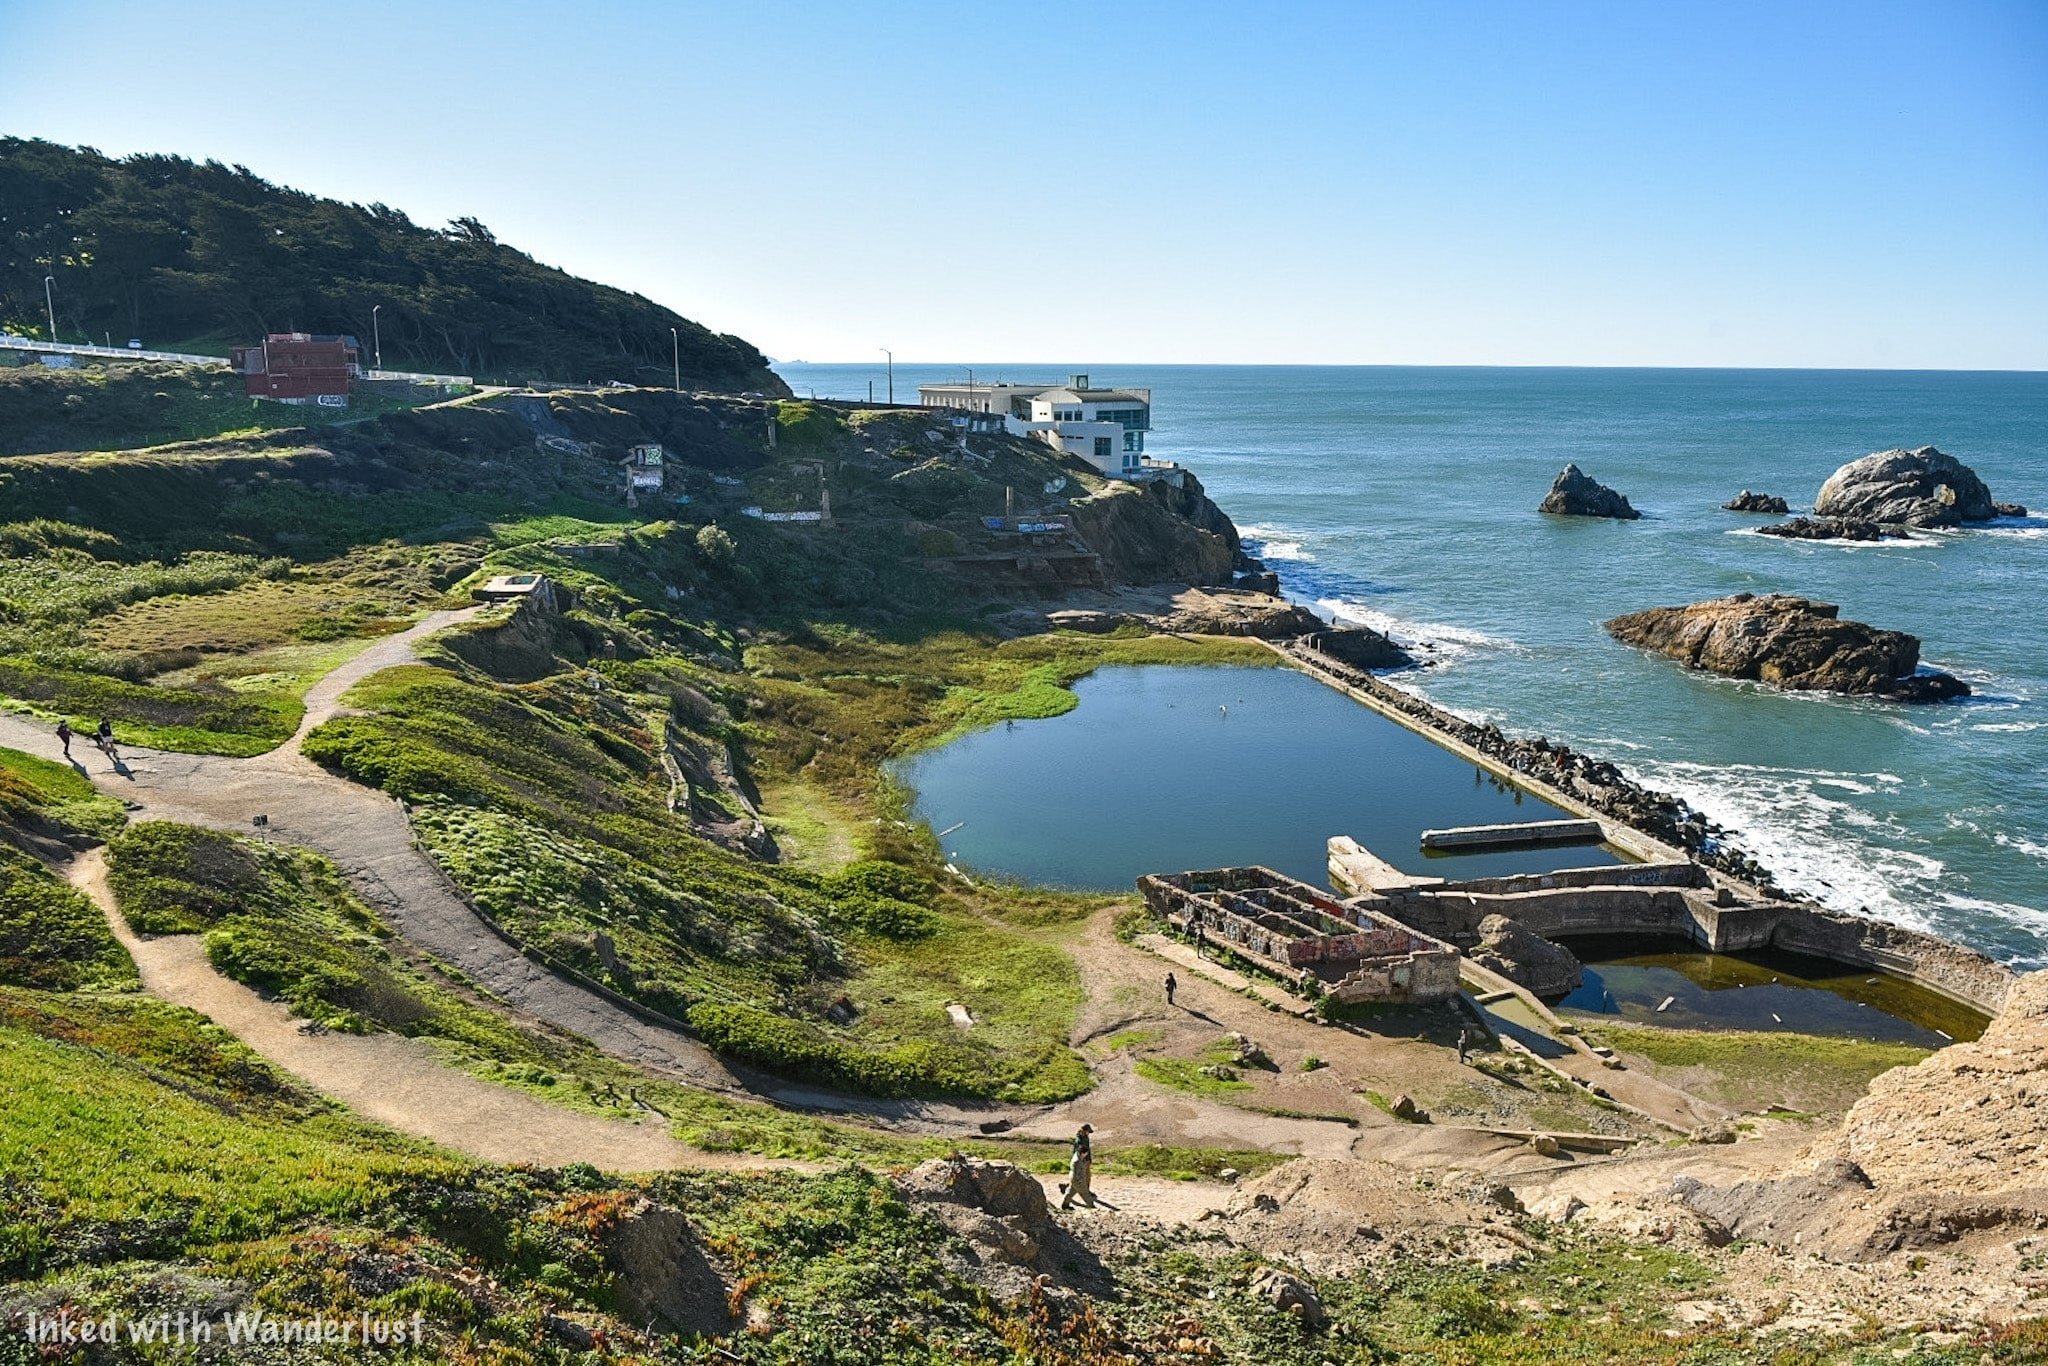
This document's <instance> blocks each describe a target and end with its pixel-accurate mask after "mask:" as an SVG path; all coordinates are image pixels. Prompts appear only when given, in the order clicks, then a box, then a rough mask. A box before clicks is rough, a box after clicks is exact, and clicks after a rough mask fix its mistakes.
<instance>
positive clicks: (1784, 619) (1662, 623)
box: [1607, 593, 1970, 702]
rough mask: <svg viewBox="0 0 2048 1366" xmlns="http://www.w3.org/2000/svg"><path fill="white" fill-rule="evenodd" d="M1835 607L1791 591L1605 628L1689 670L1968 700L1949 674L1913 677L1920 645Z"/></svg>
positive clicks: (1668, 610) (1911, 697)
mask: <svg viewBox="0 0 2048 1366" xmlns="http://www.w3.org/2000/svg"><path fill="white" fill-rule="evenodd" d="M1840 611H1841V609H1840V608H1838V607H1836V606H1835V605H1834V604H1832V603H1826V602H1812V601H1809V600H1808V599H1806V598H1800V597H1793V596H1792V595H1790V594H1787V593H1772V594H1768V595H1766V596H1763V597H1758V596H1757V595H1756V594H1754V593H1737V594H1736V595H1735V596H1734V597H1732V598H1714V599H1711V600H1710V601H1707V602H1695V603H1692V604H1691V605H1689V606H1685V607H1653V608H1651V609H1650V610H1649V611H1646V612H1632V613H1630V614H1629V615H1627V616H1624V617H1616V618H1614V619H1613V620H1612V621H1610V622H1608V623H1607V633H1608V634H1609V635H1611V636H1613V637H1614V638H1615V639H1616V640H1620V641H1623V642H1626V643H1627V644H1630V645H1640V646H1642V647H1643V648H1644V649H1647V650H1656V651H1657V652H1659V653H1660V654H1666V655H1669V656H1671V657H1672V658H1673V659H1676V660H1679V661H1680V662H1682V663H1684V664H1685V665H1686V666H1687V667H1689V668H1694V669H1704V670H1706V671H1707V672H1709V673H1717V674H1722V675H1725V676H1726V677H1729V678H1748V679H1755V680H1756V681H1758V682H1760V683H1768V684H1770V685H1772V686H1773V687H1778V688H1787V689H1792V690H1795V691H1818V692H1841V693H1857V694H1861V695H1863V696H1868V697H1885V698H1890V699H1892V700H1894V701H1899V702H1941V701H1946V700H1947V699H1949V698H1952V697H1964V696H1967V695H1968V694H1969V691H1970V686H1969V684H1967V683H1965V682H1963V681H1962V680H1961V679H1959V678H1956V677H1955V676H1953V675H1951V674H1945V673H1930V674H1921V673H1918V672H1916V670H1917V669H1918V668H1919V666H1920V641H1919V638H1918V637H1916V636H1910V635H1907V634H1906V633H1905V632H1903V631H1884V630H1880V629H1878V628H1877V627H1875V626H1866V625H1864V624H1863V623H1862V622H1860V621H1845V620H1843V619H1842V617H1841V615H1840Z"/></svg>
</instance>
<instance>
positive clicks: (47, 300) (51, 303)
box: [43, 275, 57, 342]
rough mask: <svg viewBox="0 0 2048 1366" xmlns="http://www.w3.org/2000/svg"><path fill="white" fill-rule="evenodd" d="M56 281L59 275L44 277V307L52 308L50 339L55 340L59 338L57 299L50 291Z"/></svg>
mask: <svg viewBox="0 0 2048 1366" xmlns="http://www.w3.org/2000/svg"><path fill="white" fill-rule="evenodd" d="M56 283H57V277H56V276H54V275H45V276H44V277H43V307H45V308H47V309H49V310H50V340H51V341H53V342H54V341H55V340H57V300H56V297H55V296H54V295H52V294H51V293H50V286H52V285H54V284H56Z"/></svg>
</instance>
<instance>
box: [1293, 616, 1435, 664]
mask: <svg viewBox="0 0 2048 1366" xmlns="http://www.w3.org/2000/svg"><path fill="white" fill-rule="evenodd" d="M1308 644H1309V648H1310V649H1313V650H1320V651H1322V652H1323V653H1324V654H1326V655H1328V656H1330V658H1332V659H1337V660H1342V661H1343V662H1344V663H1346V664H1349V665H1350V666H1351V667H1352V668H1354V669H1406V668H1409V667H1410V666H1412V665H1413V664H1414V663H1415V658H1414V656H1412V655H1410V654H1409V653H1408V652H1407V651H1406V650H1404V649H1402V648H1401V647H1400V646H1399V645H1397V644H1395V643H1394V641H1393V640H1392V639H1391V638H1390V637H1388V636H1386V635H1384V634H1382V633H1381V632H1379V631H1375V630H1373V629H1372V628H1371V627H1370V626H1333V627H1331V628H1329V629H1328V630H1319V631H1317V632H1316V633H1315V634H1314V635H1313V636H1311V637H1310V638H1309V642H1308Z"/></svg>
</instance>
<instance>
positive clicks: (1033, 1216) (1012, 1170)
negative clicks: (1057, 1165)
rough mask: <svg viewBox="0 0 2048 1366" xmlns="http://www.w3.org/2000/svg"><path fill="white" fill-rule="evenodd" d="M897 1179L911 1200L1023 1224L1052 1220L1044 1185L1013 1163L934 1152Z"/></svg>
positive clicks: (1037, 1225) (1041, 1225)
mask: <svg viewBox="0 0 2048 1366" xmlns="http://www.w3.org/2000/svg"><path fill="white" fill-rule="evenodd" d="M896 1184H897V1187H898V1188H899V1189H900V1190H901V1191H902V1192H903V1197H904V1199H906V1200H908V1201H910V1202H911V1203H912V1204H924V1205H931V1204H949V1205H962V1206H966V1207H967V1208H969V1209H976V1210H980V1211H981V1212H982V1213H984V1214H988V1215H992V1216H994V1217H995V1218H998V1219H1014V1220H1016V1221H1017V1224H1018V1225H1019V1226H1021V1227H1023V1228H1025V1229H1040V1228H1044V1227H1045V1226H1046V1225H1048V1224H1050V1223H1051V1222H1052V1213H1051V1211H1050V1210H1048V1209H1047V1208H1046V1203H1045V1188H1044V1187H1043V1186H1040V1185H1039V1184H1038V1178H1037V1177H1035V1176H1033V1175H1032V1174H1031V1173H1030V1172H1027V1171H1025V1170H1024V1169H1023V1168H1022V1167H1020V1166H1018V1165H1017V1164H1016V1163H1014V1162H995V1161H989V1160H987V1159H984V1158H979V1157H960V1156H954V1157H935V1158H932V1159H931V1160H930V1161H928V1162H921V1163H919V1164H918V1165H917V1166H915V1167H912V1168H911V1169H910V1170H909V1171H907V1172H905V1173H904V1174H903V1175H902V1176H901V1177H899V1178H897V1182H896Z"/></svg>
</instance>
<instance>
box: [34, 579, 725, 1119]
mask: <svg viewBox="0 0 2048 1366" xmlns="http://www.w3.org/2000/svg"><path fill="white" fill-rule="evenodd" d="M479 610H481V609H479V608H474V607H471V608H463V609H461V610H458V611H449V612H435V613H433V614H432V615H430V616H428V617H427V618H425V619H424V620H423V621H421V622H420V623H419V624H417V625H415V626H413V627H412V628H411V629H409V630H407V631H404V632H402V633H400V634H397V635H393V636H387V637H385V638H384V639H382V640H379V641H378V642H376V643H375V644H374V645H371V646H370V647H369V648H367V649H365V650H363V651H362V652H361V653H360V654H357V655H356V656H355V657H354V658H352V659H350V660H349V661H348V662H347V663H346V664H343V665H342V666H341V667H339V668H337V669H335V670H334V671H333V672H331V673H329V674H328V675H326V676H325V677H324V678H322V679H321V680H320V681H319V682H318V683H316V684H314V685H313V687H312V688H310V689H309V690H308V691H307V693H306V716H305V720H304V721H302V722H301V723H300V725H299V728H298V731H297V733H296V734H294V735H293V736H292V738H291V739H290V740H288V741H286V742H285V743H284V744H283V745H280V746H279V747H278V748H276V749H274V750H272V751H270V752H269V753H267V754H261V755H257V756H256V757H254V758H246V759H238V758H228V757H224V756H221V755H213V754H174V753H170V752H168V751H164V750H153V749H143V748H139V747H132V746H123V747H122V748H121V756H122V762H121V765H120V767H119V768H118V769H113V768H109V767H108V766H107V765H106V761H105V759H104V758H103V757H102V756H101V755H100V753H99V752H98V751H97V750H95V749H94V748H93V747H92V746H91V745H90V744H89V743H85V742H83V741H82V740H80V741H74V743H73V745H72V752H73V754H74V756H79V757H75V758H74V759H73V762H72V766H73V767H74V768H77V769H79V770H81V771H82V772H84V773H85V774H86V776H87V777H89V778H90V779H91V780H92V781H93V784H94V785H95V786H96V787H98V788H99V789H100V790H101V791H102V792H106V793H108V794H110V795H113V796H116V797H119V798H121V799H123V800H124V801H126V802H128V803H129V804H130V806H131V812H130V814H131V816H133V817H134V818H136V819H141V820H169V821H182V822H184V823H186V824H188V825H202V826H209V827H212V828H214V829H220V830H233V831H237V832H241V833H245V834H246V833H248V832H249V831H250V830H251V829H252V826H251V822H252V820H253V819H254V818H255V817H257V816H262V817H264V818H265V819H266V820H267V822H268V825H267V827H266V830H267V834H268V836H269V837H270V838H274V839H278V840H282V841H284V842H285V843H288V844H298V845H304V846H305V847H307V848H309V849H313V850H317V851H318V852H319V853H322V854H324V855H326V856H327V857H328V858H330V859H332V860H333V861H334V863H335V865H336V866H337V867H338V868H340V869H341V871H342V873H343V874H344V875H345V876H346V877H347V878H348V880H349V882H350V883H351V884H352V885H353V886H354V888H355V890H356V892H357V893H358V894H359V895H361V896H362V897H363V899H364V900H365V901H367V902H368V903H369V904H370V905H371V906H372V907H373V908H374V909H375V910H376V911H377V913H378V914H379V915H381V916H383V917H384V919H385V920H386V921H387V923H389V924H390V925H391V927H392V928H393V929H394V930H396V931H397V932H398V933H399V934H400V935H401V936H403V937H404V938H405V939H406V941H407V942H409V943H410V944H412V945H413V946H415V947H416V948H418V949H420V950H422V951H424V952H426V953H428V954H431V955H432V956H433V957H435V958H438V959H440V960H441V961H442V962H444V963H446V964H448V965H449V966H450V967H453V968H455V969H457V970H458V971H460V972H462V973H464V974H466V975H467V976H468V977H469V978H470V979H471V980H473V981H474V982H475V983H476V984H477V985H478V986H479V987H480V988H482V989H483V990H484V991H485V992H487V993H489V994H491V995H493V996H495V997H497V998H498V999H500V1000H502V1001H503V1002H505V1003H506V1004H507V1005H508V1006H510V1007H511V1008H512V1009H513V1010H514V1011H516V1012H518V1013H520V1014H523V1015H528V1016H532V1017H534V1018H536V1019H540V1020H545V1021H547V1022H548V1023H549V1024H552V1025H556V1026H558V1027H560V1028H562V1029H566V1030H568V1031H570V1032H571V1033H574V1034H578V1035H580V1036H582V1037H583V1038H585V1039H588V1040H590V1042H591V1043H593V1044H595V1045H596V1046H597V1047H598V1048H600V1049H602V1050H604V1051H605V1052H607V1053H610V1054H612V1055H613V1056H615V1057H618V1058H621V1059H623V1060H625V1061H627V1062H630V1063H633V1064H634V1065H636V1066H639V1067H642V1068H645V1069H646V1070H648V1071H650V1072H654V1073H657V1074H659V1075H662V1076H667V1077H673V1078H675V1079H677V1080H679V1081H684V1082H687V1083H689V1084H690V1085H693V1086H701V1087H705V1088H707V1089H710V1090H717V1091H728V1092H734V1093H738V1092H742V1091H744V1090H745V1089H746V1088H745V1087H744V1086H743V1085H742V1084H741V1083H740V1081H739V1079H738V1078H736V1077H734V1076H733V1074H732V1073H731V1072H730V1071H728V1070H727V1069H726V1067H725V1066H724V1065H723V1064H722V1063H720V1062H719V1061H718V1059H717V1058H716V1057H715V1056H713V1055H712V1053H711V1051H710V1050H709V1049H707V1048H705V1047H704V1045H703V1044H701V1043H699V1042H698V1041H697V1040H695V1039H693V1038H691V1037H689V1036H688V1035H686V1034H684V1033H682V1032H681V1031H680V1030H675V1029H667V1028H663V1027H661V1026H659V1025H656V1024H652V1023H649V1022H648V1021H646V1020H643V1019H641V1018H640V1017H639V1016H637V1015H634V1014H632V1013H631V1012H630V1011H627V1010H625V1009H623V1008H621V1007H619V1006H617V1005H615V1004H613V1003H611V1002H609V1001H607V1000H605V999H603V998H602V997H600V996H598V995H596V994H595V993H593V992H591V991H588V990H586V989H585V988H583V987H581V986H578V985H576V984H574V983H572V982H568V981H565V980H563V979H562V978H560V977H557V976H555V975H554V974H553V973H550V972H548V971H547V970H546V969H544V968H542V967H541V966H539V965H538V964H536V963H533V962H531V961H529V960H528V959H527V958H525V957H524V956H523V955H521V954H520V952H519V951H518V949H516V948H514V947H513V946H512V945H511V944H509V943H507V942H505V940H503V939H501V938H499V937H498V935H497V934H496V933H495V932H494V931H493V929H492V928H491V927H490V926H488V925H486V924H484V923H483V922H482V921H481V920H480V919H479V918H478V916H477V913H476V912H475V911H473V910H471V909H470V907H469V905H468V904H467V903H466V902H464V901H463V900H462V898H461V897H460V896H458V895H456V893H455V891H454V889H453V888H452V887H451V886H450V885H449V884H448V881H447V879H446V877H445V875H444V874H442V872H441V871H440V869H439V868H438V867H437V866H436V865H435V864H434V862H433V860H432V859H430V858H429V857H428V856H427V855H426V853H424V852H423V851H422V850H420V849H419V848H417V847H416V846H415V845H414V843H413V835H412V828H411V826H410V825H408V824H407V822H406V819H405V813H404V811H403V810H402V809H401V808H400V807H399V805H398V803H397V802H395V801H394V800H392V799H391V798H390V797H388V796H386V795H384V794H383V793H381V792H376V791H373V790H371V789H370V788H366V787H363V786H361V785H359V784H356V783H352V782H350V781H348V780H347V779H345V778H342V777H339V776H337V775H335V774H333V773H329V772H328V771H327V770H325V769H323V768H321V767H320V766H319V765H317V764H315V763H313V762H312V761H311V760H310V759H307V758H306V757H305V756H304V755H303V754H302V753H300V748H299V747H300V745H301V744H302V743H303V742H304V740H305V738H306V736H307V735H308V734H309V733H310V732H311V731H312V729H313V728H314V727H315V726H317V725H319V724H321V723H322V722H323V721H327V720H329V719H331V718H332V717H334V716H336V715H338V714H340V712H341V705H340V703H341V697H342V694H343V693H345V692H347V691H348V689H349V688H350V687H352V686H354V685H355V684H356V683H357V682H359V681H360V680H362V679H363V678H366V677H368V676H369V675H370V674H373V673H376V672H379V671H380V670H383V669H388V668H391V667H393V666H395V665H399V664H405V663H409V662H411V661H412V660H413V659H414V658H415V657H416V656H415V654H414V647H415V645H416V644H417V643H418V642H419V641H420V640H421V639H423V638H424V637H426V636H429V635H432V634H433V633H434V632H436V631H440V630H443V629H445V628H447V627H449V626H453V625H456V624H458V623H460V622H463V621H466V620H468V619H469V618H470V617H472V616H474V615H475V614H476V613H477V612H478V611H479ZM0 744H4V745H8V746H11V747H12V748H15V749H20V750H25V751H27V752H28V753H31V754H36V755H39V756H41V757H43V758H46V759H56V760H61V759H62V749H61V747H60V746H59V745H58V743H57V739H56V736H55V735H54V734H53V733H52V732H51V729H50V728H49V727H48V726H46V725H43V724H42V723H40V722H36V721H30V720H28V719H26V718H24V717H20V716H13V715H0Z"/></svg>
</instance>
